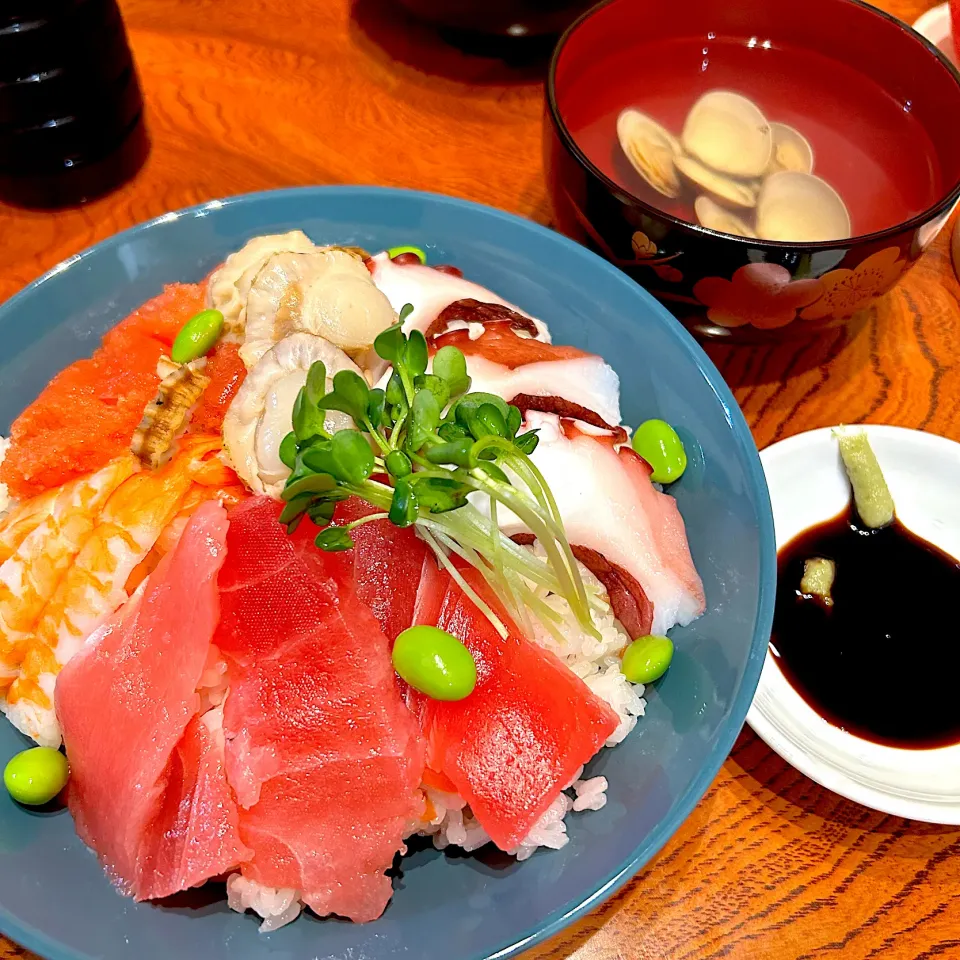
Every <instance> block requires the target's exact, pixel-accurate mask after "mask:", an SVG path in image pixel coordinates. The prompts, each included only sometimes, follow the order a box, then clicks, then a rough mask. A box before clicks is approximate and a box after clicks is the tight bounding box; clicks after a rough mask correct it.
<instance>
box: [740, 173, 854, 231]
mask: <svg viewBox="0 0 960 960" xmlns="http://www.w3.org/2000/svg"><path fill="white" fill-rule="evenodd" d="M757 234H758V235H759V236H760V237H762V238H763V239H764V240H786V241H789V242H792V243H817V242H818V241H821V240H843V239H846V238H847V237H849V236H850V214H849V213H848V212H847V208H846V206H845V205H844V202H843V200H842V199H841V198H840V195H839V194H838V193H837V191H836V190H834V189H833V187H831V186H830V184H829V183H827V182H826V181H825V180H821V179H820V177H815V176H813V175H812V174H809V173H797V172H795V171H793V170H782V171H780V172H779V173H774V174H771V175H770V176H769V177H767V179H766V180H764V182H763V187H761V189H760V196H759V197H758V198H757Z"/></svg>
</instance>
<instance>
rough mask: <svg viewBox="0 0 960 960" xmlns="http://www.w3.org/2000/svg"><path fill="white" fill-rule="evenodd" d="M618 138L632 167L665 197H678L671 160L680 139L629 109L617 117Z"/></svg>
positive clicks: (677, 148) (643, 114) (678, 183)
mask: <svg viewBox="0 0 960 960" xmlns="http://www.w3.org/2000/svg"><path fill="white" fill-rule="evenodd" d="M617 137H618V138H619V140H620V146H621V147H622V148H623V152H624V153H625V154H626V156H627V159H628V160H629V161H630V163H631V164H632V165H633V168H634V170H636V171H637V173H639V174H640V176H641V177H643V179H644V180H646V181H647V183H649V184H650V186H651V187H653V189H654V190H656V191H657V193H661V194H663V196H665V197H671V198H672V197H679V196H680V178H679V177H678V176H677V170H676V167H675V165H674V160H675V159H676V157H677V156H678V155H679V154H680V152H681V151H680V142H679V141H678V140H677V138H676V137H675V136H674V135H673V134H672V133H670V131H669V130H667V129H666V128H665V127H663V126H661V125H660V124H659V123H657V121H656V120H654V119H653V118H652V117H648V116H647V115H646V114H645V113H641V112H640V111H639V110H634V109H632V108H630V109H627V110H624V111H623V112H622V113H621V114H620V116H619V117H618V118H617Z"/></svg>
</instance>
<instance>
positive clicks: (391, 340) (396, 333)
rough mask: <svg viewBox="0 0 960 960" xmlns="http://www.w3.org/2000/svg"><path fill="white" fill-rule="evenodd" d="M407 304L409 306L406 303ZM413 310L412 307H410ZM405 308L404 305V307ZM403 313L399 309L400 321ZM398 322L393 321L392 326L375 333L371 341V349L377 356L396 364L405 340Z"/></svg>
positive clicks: (403, 317) (403, 316) (401, 321)
mask: <svg viewBox="0 0 960 960" xmlns="http://www.w3.org/2000/svg"><path fill="white" fill-rule="evenodd" d="M407 306H410V305H409V304H407ZM410 309H411V310H413V307H410ZM404 310H406V307H404ZM404 319H405V315H404V312H403V310H401V311H400V323H403V320H404ZM400 323H395V324H394V325H393V326H392V327H387V329H386V330H381V331H380V333H378V334H377V336H376V339H375V340H374V341H373V349H374V350H376V352H377V356H378V357H383V359H384V360H386V361H388V362H389V363H392V364H394V366H396V363H397V360H398V359H399V358H400V354H401V352H402V350H403V346H404V343H405V342H406V337H405V336H404V335H403V330H401V329H400Z"/></svg>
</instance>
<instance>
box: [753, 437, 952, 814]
mask: <svg viewBox="0 0 960 960" xmlns="http://www.w3.org/2000/svg"><path fill="white" fill-rule="evenodd" d="M866 430H867V434H868V436H869V439H870V444H871V446H872V447H873V450H874V452H875V453H876V455H877V460H878V461H879V462H880V467H881V469H882V470H883V473H884V476H885V478H886V480H887V485H888V486H889V488H890V492H891V494H892V495H893V501H894V504H895V505H896V509H897V516H898V517H899V519H900V520H901V521H902V522H903V523H904V525H905V526H906V527H908V528H909V529H910V530H912V531H913V532H914V533H916V534H918V535H919V536H921V537H923V538H924V539H926V540H928V541H930V542H931V543H934V544H936V545H937V546H938V547H940V548H941V549H942V550H945V551H946V552H947V553H949V554H951V555H952V556H955V557H960V494H958V491H960V444H958V443H954V442H953V441H952V440H946V439H944V438H943V437H938V436H935V435H933V434H931V433H922V432H920V431H917V430H905V429H903V428H902V427H886V426H874V425H868V426H867V427H866ZM760 459H761V461H762V462H763V469H764V472H765V474H766V477H767V484H768V485H769V487H770V500H771V501H772V504H773V521H774V526H775V528H776V535H777V548H778V549H779V548H780V547H782V546H783V545H785V544H786V543H787V542H789V541H790V540H792V539H793V538H794V537H795V536H796V535H797V534H798V533H800V532H801V531H803V530H806V529H807V528H809V527H812V526H814V525H815V524H817V523H820V522H822V521H824V520H828V519H830V518H831V517H835V516H836V515H837V514H838V513H840V511H841V510H843V508H844V506H845V505H846V504H847V503H848V501H849V499H850V487H849V484H848V482H847V478H846V475H845V474H844V471H843V465H842V463H841V461H840V453H839V449H838V447H837V442H836V439H835V438H834V437H833V435H832V433H831V428H826V429H823V430H811V431H810V432H808V433H801V434H799V435H798V436H795V437H790V438H789V439H788V440H783V441H781V442H780V443H775V444H774V445H773V446H771V447H767V449H766V450H763V451H761V453H760ZM942 603H943V612H944V623H943V626H944V629H945V630H949V631H951V633H955V632H956V603H957V600H956V598H955V597H944V598H943V599H942ZM958 642H960V639H958ZM936 668H937V667H936V664H930V669H934V670H935V669H936ZM904 682H918V683H923V674H922V671H920V672H918V673H917V674H915V675H913V676H911V677H902V676H891V677H890V685H889V687H888V688H887V689H884V690H878V691H877V696H878V697H885V698H887V699H889V701H890V709H891V710H896V709H897V687H898V686H899V685H900V684H902V683H904ZM956 703H957V709H958V710H960V678H958V680H957V700H956ZM747 722H748V723H749V724H750V726H751V727H753V729H754V730H755V731H756V732H757V733H758V734H759V735H760V736H761V737H762V738H763V739H764V740H765V741H766V742H767V744H768V745H769V746H770V747H771V748H772V749H773V750H775V751H776V752H777V753H779V754H780V756H781V757H783V759H784V760H786V761H787V762H788V763H790V764H792V765H793V766H794V767H796V768H797V769H798V770H800V771H801V772H802V773H805V774H806V775H807V776H808V777H810V778H811V779H812V780H816V782H817V783H819V784H822V785H823V786H824V787H828V788H829V789H830V790H833V791H834V792H836V793H839V794H840V795H841V796H844V797H847V798H848V799H850V800H856V801H857V802H858V803H862V804H864V805H865V806H868V807H873V808H874V809H875V810H880V811H882V812H884V813H891V814H895V815H897V816H901V817H910V818H912V819H914V820H926V821H929V822H931V823H944V824H960V744H958V745H955V746H950V747H940V748H937V749H934V750H901V749H897V748H894V747H886V746H881V745H880V744H876V743H871V742H869V741H867V740H861V739H860V738H859V737H855V736H853V735H852V734H849V733H846V732H845V731H843V730H841V729H839V728H837V727H834V726H832V725H831V724H829V723H827V721H825V720H824V719H823V718H822V717H820V716H819V715H818V714H817V713H816V712H815V711H814V710H813V709H812V708H811V707H810V706H809V705H808V704H807V702H806V701H805V700H803V699H802V698H801V697H800V695H799V694H798V693H797V692H796V691H795V690H794V689H793V687H792V686H791V685H790V684H789V683H788V682H787V680H786V679H785V678H784V676H783V674H782V673H781V672H780V668H779V667H778V666H777V664H776V661H775V660H774V658H773V657H772V656H771V655H770V653H769V652H768V653H767V657H766V661H765V662H764V665H763V673H762V674H761V677H760V685H759V687H758V688H757V694H756V696H755V697H754V701H753V706H752V707H751V708H750V713H749V714H748V715H747Z"/></svg>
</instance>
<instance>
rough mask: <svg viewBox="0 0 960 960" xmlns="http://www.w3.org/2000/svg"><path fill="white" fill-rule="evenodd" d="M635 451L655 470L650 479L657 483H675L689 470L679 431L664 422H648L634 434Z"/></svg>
mask: <svg viewBox="0 0 960 960" xmlns="http://www.w3.org/2000/svg"><path fill="white" fill-rule="evenodd" d="M632 442H633V449H634V450H636V451H637V453H639V454H640V456H641V457H643V459H644V460H646V461H647V463H649V464H650V466H651V468H652V469H653V473H652V474H651V475H650V479H651V480H653V481H655V482H656V483H673V481H674V480H679V479H680V477H681V476H682V475H683V471H684V470H686V469H687V451H686V450H684V449H683V441H682V440H681V439H680V438H679V437H678V436H677V431H676V430H674V429H673V427H671V426H670V424H669V423H667V422H666V421H664V420H647V421H646V422H645V423H641V424H640V426H639V427H637V429H636V432H635V433H634V434H633V441H632Z"/></svg>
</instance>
